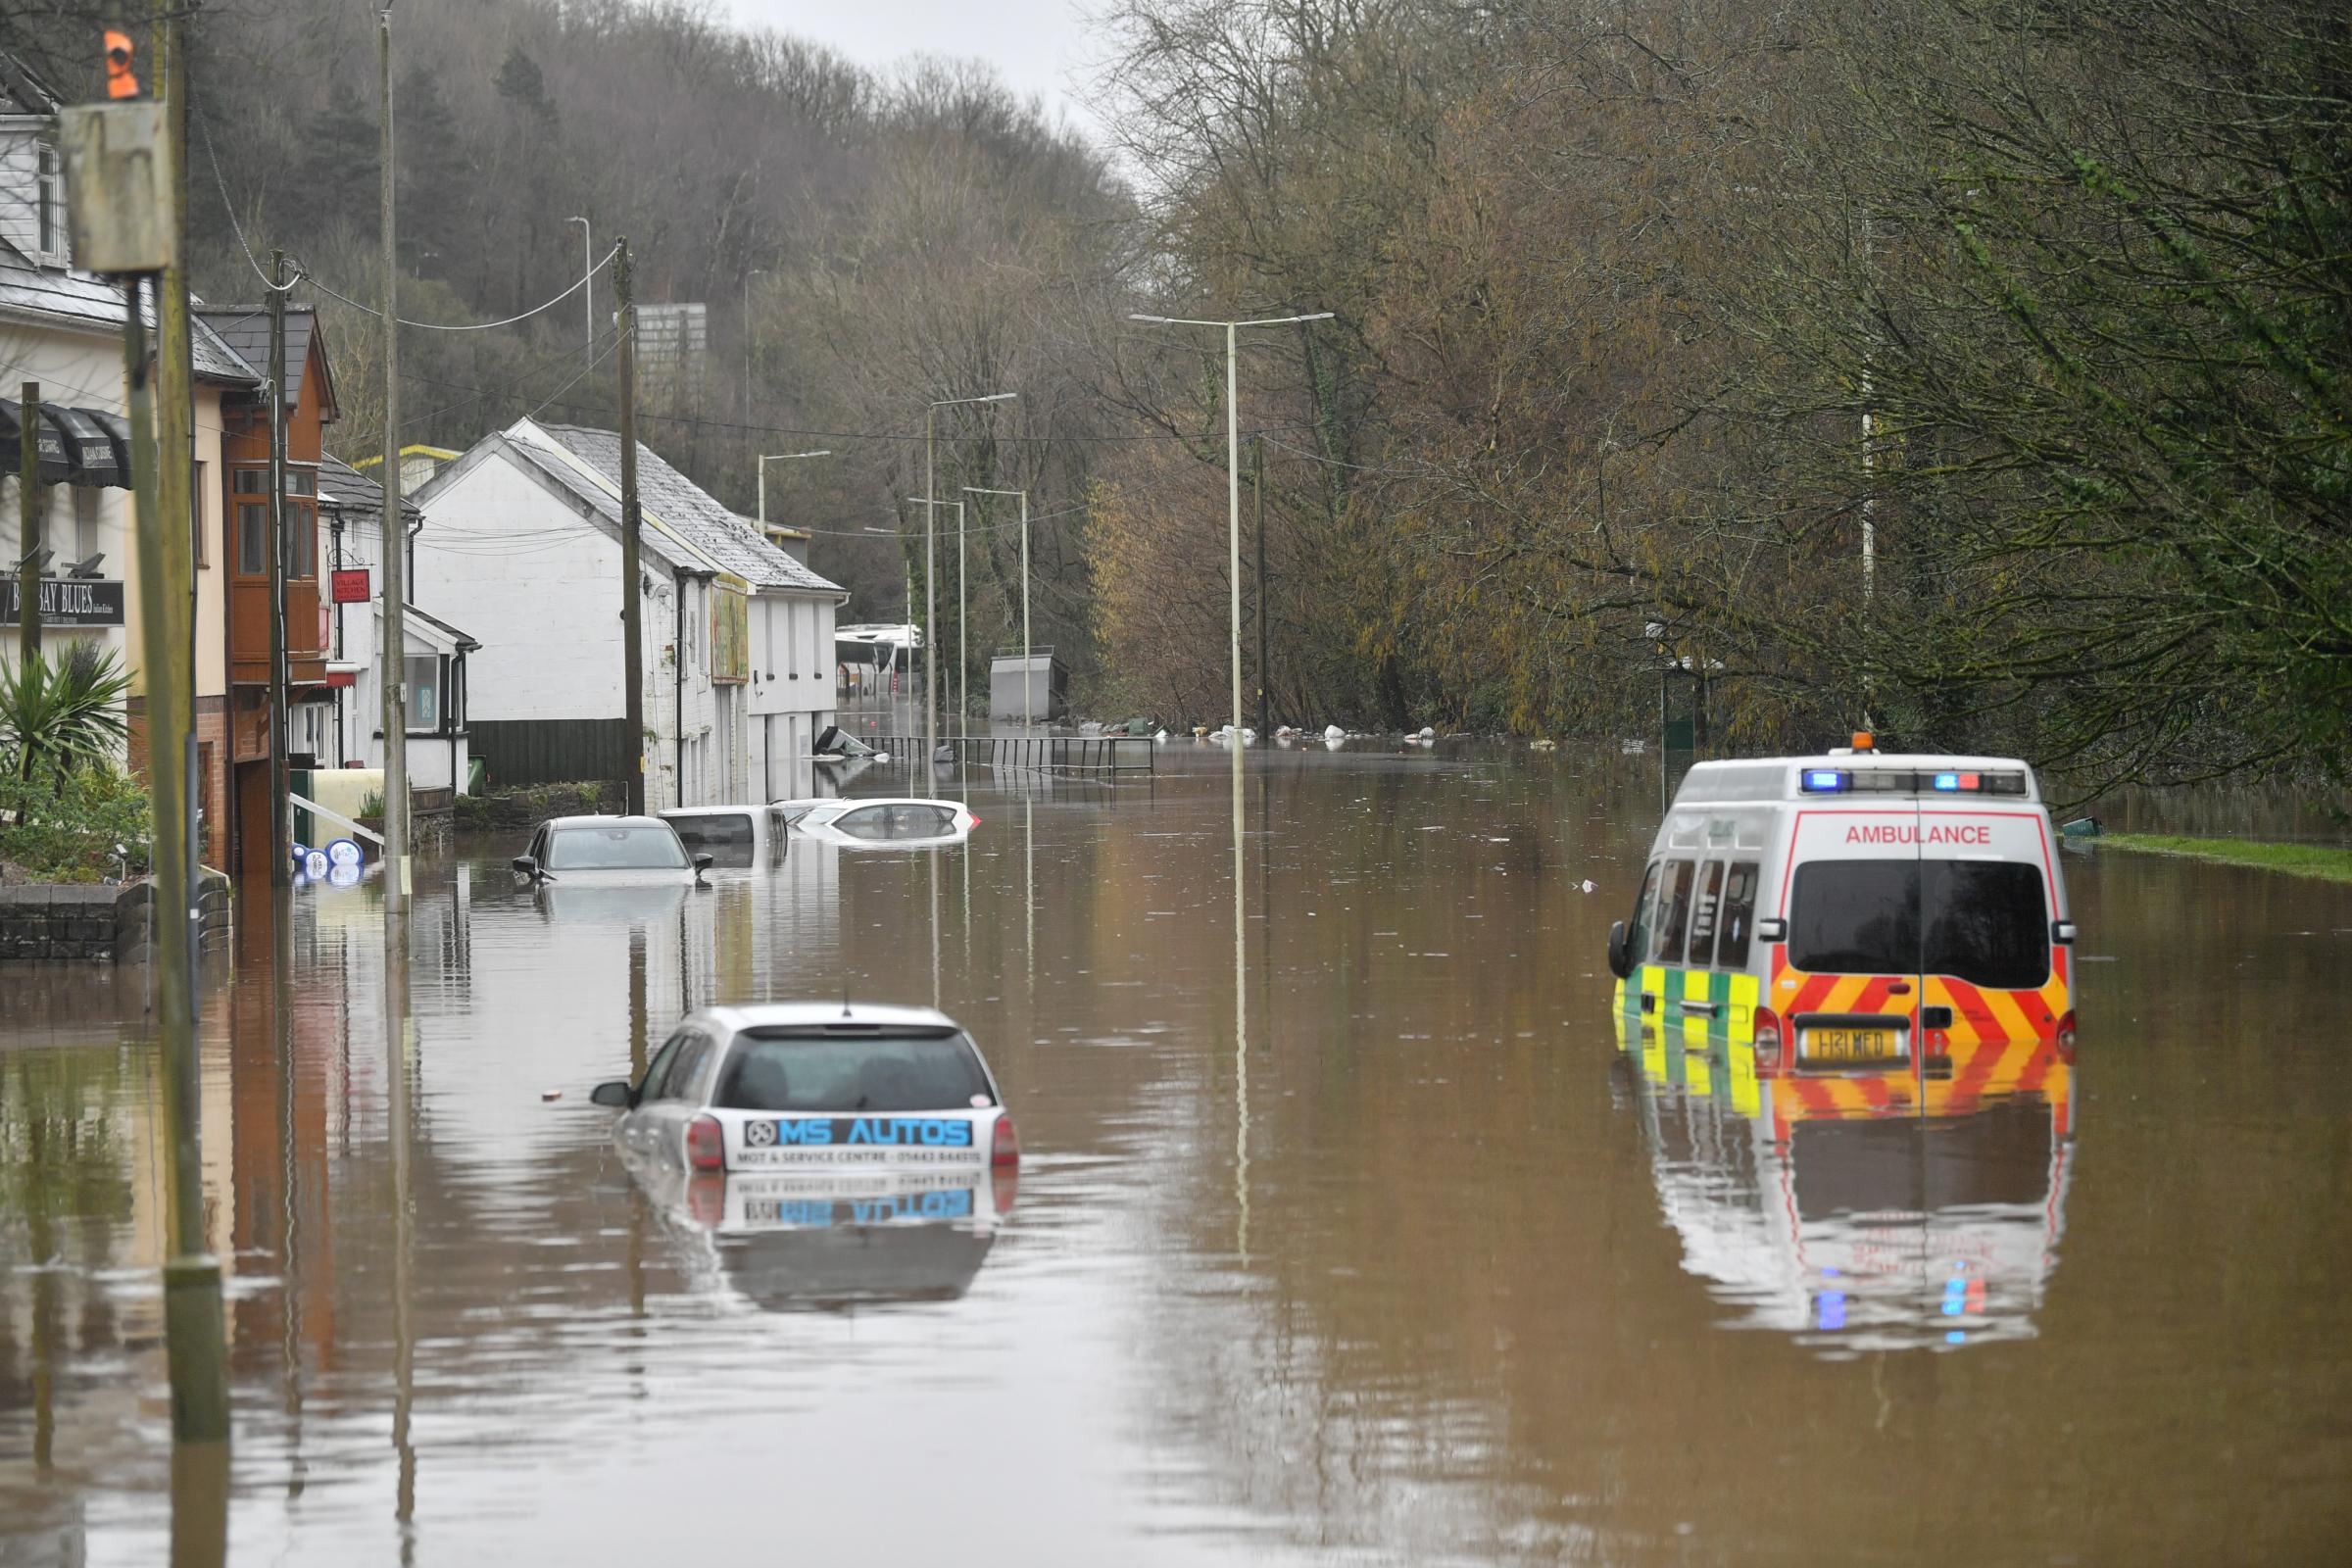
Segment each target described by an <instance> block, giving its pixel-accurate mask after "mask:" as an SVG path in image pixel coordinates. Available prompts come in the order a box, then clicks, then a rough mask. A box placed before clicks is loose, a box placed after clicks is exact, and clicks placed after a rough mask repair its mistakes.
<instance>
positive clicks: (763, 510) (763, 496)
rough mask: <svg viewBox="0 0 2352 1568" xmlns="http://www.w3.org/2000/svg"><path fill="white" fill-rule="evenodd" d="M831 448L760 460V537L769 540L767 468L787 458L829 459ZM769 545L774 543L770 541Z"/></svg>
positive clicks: (781, 454) (768, 456)
mask: <svg viewBox="0 0 2352 1568" xmlns="http://www.w3.org/2000/svg"><path fill="white" fill-rule="evenodd" d="M832 455H833V453H832V451H831V449H830V448H827V449H825V450H822V451H818V452H771V453H769V454H768V455H767V456H766V457H763V458H761V459H760V538H762V539H766V538H767V466H768V465H769V464H771V463H782V462H783V461H785V460H786V459H787V458H829V457H831V456H832ZM769 543H771V544H772V543H774V541H773V540H769Z"/></svg>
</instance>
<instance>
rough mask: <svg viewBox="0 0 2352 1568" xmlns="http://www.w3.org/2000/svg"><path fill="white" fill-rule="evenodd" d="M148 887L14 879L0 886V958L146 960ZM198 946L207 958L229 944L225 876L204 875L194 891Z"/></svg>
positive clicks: (133, 884) (228, 904)
mask: <svg viewBox="0 0 2352 1568" xmlns="http://www.w3.org/2000/svg"><path fill="white" fill-rule="evenodd" d="M153 887H154V884H153V883H150V882H134V883H132V884H131V885H130V886H128V887H107V886H105V885H103V884H97V883H67V882H16V883H10V884H9V885H7V886H5V887H0V961H6V960H9V959H32V958H47V959H56V958H64V959H69V960H71V959H80V960H82V961H84V962H97V963H141V962H144V961H146V958H147V955H148V922H147V905H148V901H149V900H150V898H151V897H152V896H153V894H152V889H153ZM197 908H198V910H199V914H198V920H199V925H198V930H197V938H196V940H197V944H198V946H199V948H200V949H201V950H202V951H204V952H207V953H210V952H213V951H214V950H216V949H219V948H222V947H225V946H226V945H227V943H228V934H229V922H230V918H231V914H232V909H231V907H230V901H229V885H228V878H227V877H226V876H224V875H222V874H221V872H219V871H213V870H207V871H206V872H205V873H204V876H203V880H202V881H201V882H200V883H199V885H198V890H197Z"/></svg>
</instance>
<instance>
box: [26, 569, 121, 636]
mask: <svg viewBox="0 0 2352 1568" xmlns="http://www.w3.org/2000/svg"><path fill="white" fill-rule="evenodd" d="M23 594H24V584H23V583H22V582H21V581H20V580H19V579H17V578H15V577H7V578H0V626H15V625H20V624H22V623H23V621H24V611H23V610H22V609H21V608H20V602H21V600H22V598H23ZM40 612H41V624H42V625H44V626H120V625H122V624H123V584H122V583H121V582H119V581H115V580H113V579H110V578H102V577H43V578H42V579H41V597H40Z"/></svg>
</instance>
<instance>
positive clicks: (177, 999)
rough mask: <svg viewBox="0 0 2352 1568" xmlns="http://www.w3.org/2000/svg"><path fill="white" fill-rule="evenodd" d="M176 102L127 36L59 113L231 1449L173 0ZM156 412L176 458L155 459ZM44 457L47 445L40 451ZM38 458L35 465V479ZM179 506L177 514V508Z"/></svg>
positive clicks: (184, 1203)
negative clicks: (204, 1055)
mask: <svg viewBox="0 0 2352 1568" xmlns="http://www.w3.org/2000/svg"><path fill="white" fill-rule="evenodd" d="M155 19H156V31H157V35H158V37H159V38H160V39H161V40H162V50H161V53H162V55H163V66H164V68H165V70H166V76H165V78H164V79H165V83H166V85H167V92H168V99H169V102H168V103H158V102H154V101H136V100H140V99H141V98H142V96H143V95H142V93H141V91H140V87H139V83H138V79H137V77H136V76H135V75H133V74H132V72H131V54H132V51H131V42H130V38H129V37H128V35H127V34H124V33H122V32H109V33H108V34H107V37H106V57H107V90H108V96H109V98H110V99H112V100H114V101H112V102H109V103H106V104H76V105H72V106H69V107H67V108H65V109H63V110H61V111H60V113H59V116H58V124H59V139H60V141H61V142H62V143H63V144H64V151H65V162H66V180H67V187H68V200H67V211H68V216H69V219H70V221H71V222H72V224H73V252H74V257H75V259H76V260H77V261H78V262H79V263H80V264H81V265H82V266H84V267H86V268H88V269H89V270H91V271H93V272H101V273H106V274H110V275H112V276H115V277H118V278H120V279H121V280H122V283H123V389H124V401H125V403H126V404H127V412H128V415H129V422H130V446H131V464H130V467H131V483H130V491H131V502H132V505H133V508H134V509H135V527H134V529H133V532H132V549H133V551H134V552H135V554H136V560H137V564H138V582H139V619H138V630H139V641H138V644H137V651H136V654H135V668H136V674H137V678H138V680H139V682H140V684H141V685H142V686H143V688H144V697H145V708H146V712H145V720H146V724H145V728H146V741H147V760H148V767H147V785H148V795H149V806H150V814H151V820H152V821H153V823H154V831H155V846H156V855H155V865H154V885H153V890H152V892H153V900H154V912H155V939H154V948H153V951H152V955H151V961H152V962H153V963H154V964H155V966H156V970H157V976H156V979H157V984H156V987H155V996H156V1044H157V1054H158V1056H159V1058H160V1059H159V1063H158V1066H159V1070H158V1077H159V1078H160V1080H161V1091H162V1092H161V1095H160V1096H159V1099H160V1101H161V1107H160V1108H161V1116H162V1121H163V1125H164V1129H165V1136H166V1139H167V1145H168V1147H167V1151H166V1154H165V1158H164V1161H163V1165H164V1206H165V1226H166V1232H167V1240H166V1247H167V1249H168V1250H167V1255H166V1257H165V1261H164V1341H165V1345H166V1348H167V1351H168V1354H169V1357H170V1366H171V1381H172V1439H173V1442H174V1445H175V1453H174V1460H173V1464H174V1470H175V1472H176V1470H177V1469H178V1466H179V1455H178V1451H177V1450H181V1449H187V1448H190V1447H198V1446H202V1447H205V1448H206V1449H207V1450H208V1451H211V1452H214V1453H216V1454H219V1453H224V1452H225V1446H226V1440H227V1438H228V1382H227V1377H228V1367H227V1359H226V1355H225V1353H224V1347H225V1344H226V1341H225V1337H224V1331H223V1325H222V1321H221V1265H220V1260H219V1259H217V1258H215V1257H213V1256H211V1255H210V1254H209V1253H208V1252H207V1251H206V1250H205V1239H206V1238H205V1223H204V1163H203V1158H202V1152H201V1149H200V1147H199V1144H198V1128H197V1115H198V1103H199V1101H200V1099H201V1085H202V1074H201V1067H200V1064H199V1061H198V1056H197V1049H196V1046H197V1042H196V1007H195V984H194V976H195V968H194V955H195V934H196V910H195V908H194V899H193V894H194V889H193V886H192V882H191V877H190V874H189V859H188V857H187V854H186V845H187V829H188V810H187V809H188V801H189V791H188V775H187V773H186V772H185V771H183V769H182V767H181V765H180V763H181V761H182V760H183V759H184V758H185V757H187V756H188V755H189V751H190V747H189V734H188V720H189V714H190V711H191V708H192V705H193V692H194V686H193V681H194V671H193V669H192V668H191V667H190V666H189V665H187V664H186V663H184V662H182V661H181V658H180V651H181V650H183V649H185V648H186V647H187V645H188V643H187V639H188V623H189V614H190V611H189V597H188V595H189V583H190V582H191V581H192V579H193V572H192V569H191V561H190V554H189V536H188V526H187V513H186V511H185V510H184V508H185V504H186V501H187V498H188V476H187V474H186V473H185V472H184V471H181V470H180V464H179V454H181V453H182V452H184V451H185V448H184V446H181V445H179V444H178V443H179V442H180V441H181V440H182V439H183V438H184V432H185V431H187V430H188V429H189V427H190V423H191V419H192V412H193V411H192V405H191V403H190V380H191V378H190V376H189V373H188V338H187V330H188V320H187V311H186V298H187V297H186V294H185V292H184V290H185V287H186V275H185V273H184V272H183V271H182V270H181V249H182V247H181V243H180V241H181V235H182V232H183V228H184V202H183V199H182V191H181V188H180V184H179V174H178V172H179V170H180V169H182V168H184V167H185V162H184V160H183V159H182V158H180V157H179V151H180V149H179V145H178V138H177V136H176V135H175V134H174V133H173V120H172V115H171V114H170V113H168V112H167V110H168V109H169V110H171V111H176V110H177V109H178V108H179V107H180V106H181V104H182V103H184V94H185V86H184V83H185V80H186V71H185V67H184V64H182V61H181V54H182V34H181V27H182V23H181V20H180V15H179V13H178V11H177V10H176V9H175V8H174V0H156V3H155ZM150 286H152V287H153V288H154V290H155V294H156V304H157V311H156V315H157V319H158V322H159V325H160V328H161V333H162V336H161V341H160V344H159V348H158V351H157V352H156V353H154V354H153V355H151V354H150V352H149V349H148V339H147V318H146V312H145V309H144V300H143V295H144V292H145V290H146V289H147V288H149V287H150ZM159 379H160V383H161V387H160V390H161V394H162V402H163V407H162V409H161V411H160V417H161V422H162V426H163V431H164V435H165V440H166V442H167V447H166V451H167V452H168V453H170V454H171V457H170V459H169V460H168V461H159V458H158V454H157V424H158V418H159V411H158V408H157V401H158V391H159V385H158V383H159ZM36 458H37V454H36ZM38 474H39V469H38V466H37V461H36V463H35V465H33V466H32V472H31V474H30V475H29V477H32V478H33V479H34V480H35V481H36V482H37V479H38ZM174 502H176V503H177V504H178V505H179V506H180V507H181V509H182V510H179V511H176V512H174V511H172V510H171V508H172V504H173V503H174Z"/></svg>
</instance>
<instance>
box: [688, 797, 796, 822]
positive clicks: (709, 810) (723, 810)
mask: <svg viewBox="0 0 2352 1568" xmlns="http://www.w3.org/2000/svg"><path fill="white" fill-rule="evenodd" d="M795 804H797V803H795V802H791V801H774V802H767V801H745V802H743V803H742V804H740V805H737V806H672V807H669V808H668V809H665V810H663V811H662V813H661V816H662V820H663V821H665V822H666V821H667V820H669V819H670V818H671V817H673V816H721V815H725V816H733V815H737V814H739V813H741V812H746V811H749V812H754V813H758V812H760V811H764V810H766V809H769V807H770V806H791V805H795Z"/></svg>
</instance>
